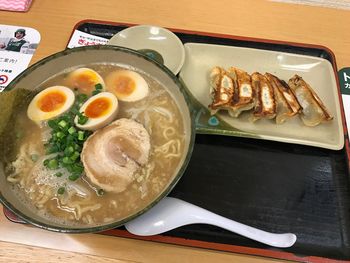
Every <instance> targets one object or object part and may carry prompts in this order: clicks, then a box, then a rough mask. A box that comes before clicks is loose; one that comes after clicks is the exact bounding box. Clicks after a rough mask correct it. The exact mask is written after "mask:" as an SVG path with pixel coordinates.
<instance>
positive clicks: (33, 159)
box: [30, 153, 39, 162]
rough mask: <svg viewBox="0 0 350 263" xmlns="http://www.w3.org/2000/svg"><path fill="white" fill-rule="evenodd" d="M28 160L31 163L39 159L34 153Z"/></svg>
mask: <svg viewBox="0 0 350 263" xmlns="http://www.w3.org/2000/svg"><path fill="white" fill-rule="evenodd" d="M30 159H32V161H33V162H36V161H37V160H38V159H39V155H38V154H35V153H34V154H32V155H30Z"/></svg>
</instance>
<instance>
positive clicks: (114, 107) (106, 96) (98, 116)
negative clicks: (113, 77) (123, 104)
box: [74, 92, 118, 131]
mask: <svg viewBox="0 0 350 263" xmlns="http://www.w3.org/2000/svg"><path fill="white" fill-rule="evenodd" d="M79 111H80V112H81V113H82V114H83V115H84V116H86V117H87V118H88V120H87V122H86V123H84V124H80V123H79V116H76V117H75V119H74V122H75V125H76V126H77V127H79V128H80V129H82V130H90V131H94V130H97V129H99V128H102V127H104V126H106V125H107V124H109V123H110V122H111V121H113V120H114V119H115V118H116V117H117V114H118V99H117V97H116V96H114V95H113V94H112V93H110V92H101V93H99V94H97V95H95V96H92V97H91V98H89V99H88V100H87V101H86V102H85V103H84V104H83V105H82V106H81V107H80V110H79Z"/></svg>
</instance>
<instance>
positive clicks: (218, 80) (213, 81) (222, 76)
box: [209, 67, 235, 114]
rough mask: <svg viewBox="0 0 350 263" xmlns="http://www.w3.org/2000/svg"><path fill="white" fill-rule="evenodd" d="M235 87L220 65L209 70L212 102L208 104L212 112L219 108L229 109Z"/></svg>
mask: <svg viewBox="0 0 350 263" xmlns="http://www.w3.org/2000/svg"><path fill="white" fill-rule="evenodd" d="M234 92H235V88H234V82H233V80H232V78H231V77H230V76H229V74H228V72H227V71H226V70H225V69H223V68H220V67H214V68H213V69H212V71H211V72H210V95H211V97H212V100H213V101H212V103H211V104H210V105H209V108H210V110H211V113H212V114H215V113H216V112H217V111H218V110H221V109H227V110H230V109H231V103H232V101H233V96H234Z"/></svg>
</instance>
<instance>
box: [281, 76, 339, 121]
mask: <svg viewBox="0 0 350 263" xmlns="http://www.w3.org/2000/svg"><path fill="white" fill-rule="evenodd" d="M288 85H289V86H290V87H291V89H292V90H293V91H294V93H295V95H296V97H297V99H298V101H299V103H300V105H301V106H302V107H303V111H302V114H301V119H302V121H303V122H304V124H305V125H307V126H316V125H318V124H320V123H321V122H325V121H330V120H332V119H333V117H332V116H331V115H330V113H329V112H328V110H327V108H326V106H325V105H324V104H323V102H322V101H321V99H320V98H319V97H318V96H317V94H316V93H315V92H314V90H313V89H312V88H311V87H310V85H309V84H307V83H306V82H305V81H304V80H303V79H302V77H300V76H298V75H294V77H292V78H291V79H290V80H289V81H288Z"/></svg>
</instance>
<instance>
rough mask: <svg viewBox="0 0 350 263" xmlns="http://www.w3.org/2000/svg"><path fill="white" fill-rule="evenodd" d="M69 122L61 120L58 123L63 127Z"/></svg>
mask: <svg viewBox="0 0 350 263" xmlns="http://www.w3.org/2000/svg"><path fill="white" fill-rule="evenodd" d="M67 124H68V123H67V122H66V121H65V120H61V121H60V122H59V123H58V125H59V126H60V127H62V128H65V127H66V126H67Z"/></svg>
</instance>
